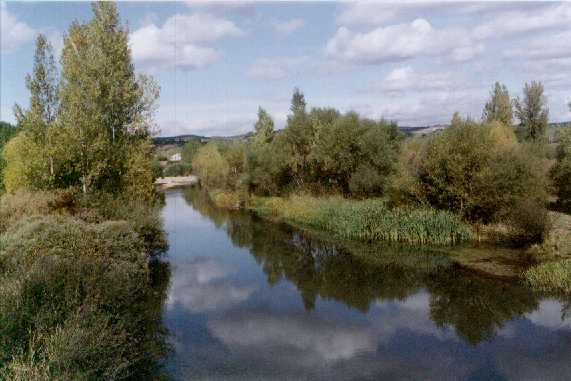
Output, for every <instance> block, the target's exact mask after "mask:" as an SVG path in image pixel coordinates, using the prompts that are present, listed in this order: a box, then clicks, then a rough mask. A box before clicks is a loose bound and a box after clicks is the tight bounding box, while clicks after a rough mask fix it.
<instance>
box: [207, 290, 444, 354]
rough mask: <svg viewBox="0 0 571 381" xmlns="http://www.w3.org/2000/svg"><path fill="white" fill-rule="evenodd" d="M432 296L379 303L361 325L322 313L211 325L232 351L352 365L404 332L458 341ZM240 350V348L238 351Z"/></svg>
mask: <svg viewBox="0 0 571 381" xmlns="http://www.w3.org/2000/svg"><path fill="white" fill-rule="evenodd" d="M428 309H429V296H428V294H427V293H425V292H422V293H418V294H415V295H414V296H412V297H410V298H408V299H407V300H406V301H404V302H402V303H377V308H376V309H375V311H374V312H372V313H371V314H370V316H369V317H368V319H367V320H362V321H361V323H360V324H358V325H357V324H355V323H350V322H345V321H332V320H330V319H327V316H326V315H324V316H320V314H319V312H317V313H314V314H311V315H307V314H300V315H297V314H296V315H293V314H290V315H269V314H267V313H265V314H255V313H246V314H239V313H238V314H232V315H231V314H227V315H226V316H225V317H223V318H221V319H219V320H214V321H211V322H210V323H209V328H210V331H211V333H212V335H213V336H216V337H218V338H219V339H220V340H221V341H222V342H224V343H225V344H226V345H228V346H230V347H234V348H233V349H236V348H235V347H248V349H247V350H249V351H252V352H253V353H260V352H263V351H265V350H266V349H267V348H277V349H283V350H284V351H286V350H290V351H291V350H292V349H293V350H295V351H297V353H298V354H299V358H296V359H295V361H296V362H298V363H300V364H301V363H303V364H306V365H312V364H314V363H319V362H320V361H337V360H349V359H351V358H352V357H353V356H356V355H360V354H364V353H367V352H368V353H373V352H375V351H376V349H377V347H378V345H379V343H381V342H388V341H390V340H391V338H392V337H393V336H394V335H396V334H397V333H399V332H400V331H402V330H407V331H409V332H414V333H415V334H418V335H429V336H432V337H434V338H435V339H439V340H447V339H452V338H454V335H453V334H452V333H451V332H449V331H446V330H442V329H439V328H438V327H436V326H435V324H434V323H433V322H432V321H431V320H430V317H429V313H428ZM236 350H238V349H236Z"/></svg>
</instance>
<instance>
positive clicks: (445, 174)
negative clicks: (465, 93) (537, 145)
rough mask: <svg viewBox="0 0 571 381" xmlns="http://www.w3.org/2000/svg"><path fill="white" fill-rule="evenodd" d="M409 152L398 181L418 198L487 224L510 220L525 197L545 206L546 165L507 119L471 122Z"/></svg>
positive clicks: (540, 209) (464, 123)
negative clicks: (481, 122)
mask: <svg viewBox="0 0 571 381" xmlns="http://www.w3.org/2000/svg"><path fill="white" fill-rule="evenodd" d="M411 149H412V150H413V151H412V152H410V150H411ZM404 152H406V155H403V157H402V160H404V162H402V163H401V164H400V169H401V170H402V173H399V175H398V177H397V181H395V182H394V185H395V186H397V187H398V186H400V187H401V188H400V191H401V192H404V193H405V194H408V195H409V196H410V198H412V199H413V200H416V201H420V202H423V203H426V204H430V205H431V206H433V207H436V208H439V209H447V210H451V211H454V212H457V213H459V214H461V215H462V216H463V217H464V218H466V219H467V220H469V221H473V222H482V223H488V222H492V221H506V220H509V219H511V218H512V217H511V216H513V215H514V214H513V213H514V212H515V211H517V210H518V208H522V205H523V204H524V202H529V203H533V204H534V205H535V206H537V209H536V210H537V211H538V212H542V211H545V201H546V198H547V189H548V187H547V177H546V171H545V167H544V165H543V163H542V161H541V160H540V159H539V158H537V157H535V156H534V155H533V154H532V152H530V151H528V145H522V144H519V143H518V142H517V139H516V137H515V134H514V132H513V130H511V129H510V128H509V127H506V126H505V125H503V123H499V122H492V123H490V124H483V125H481V124H477V123H474V122H470V121H466V122H463V123H462V124H461V125H460V126H459V127H458V128H448V129H445V130H444V131H442V132H441V133H439V134H438V135H434V136H431V137H430V138H429V139H427V140H426V141H424V142H419V141H416V142H415V143H414V145H410V146H409V147H407V148H406V149H405V150H404ZM397 195H398V192H397ZM398 196H400V195H398ZM528 209H530V210H531V208H528ZM538 217H541V216H540V215H539V214H538ZM537 220H538V222H545V220H543V221H540V219H539V218H538V219H537Z"/></svg>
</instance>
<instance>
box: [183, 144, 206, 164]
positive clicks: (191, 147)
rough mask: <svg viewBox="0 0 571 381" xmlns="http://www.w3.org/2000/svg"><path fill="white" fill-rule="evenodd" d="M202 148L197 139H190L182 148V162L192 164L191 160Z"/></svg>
mask: <svg viewBox="0 0 571 381" xmlns="http://www.w3.org/2000/svg"><path fill="white" fill-rule="evenodd" d="M200 147H202V144H201V143H200V140H199V139H192V140H191V141H189V142H187V143H186V144H185V145H184V147H182V152H181V156H182V161H184V162H185V163H192V159H194V156H195V155H196V154H197V152H198V150H199V149H200Z"/></svg>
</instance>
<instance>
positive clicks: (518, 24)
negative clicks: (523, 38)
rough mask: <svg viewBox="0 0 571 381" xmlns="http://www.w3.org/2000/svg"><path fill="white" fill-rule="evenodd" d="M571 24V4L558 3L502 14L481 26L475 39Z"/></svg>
mask: <svg viewBox="0 0 571 381" xmlns="http://www.w3.org/2000/svg"><path fill="white" fill-rule="evenodd" d="M569 23H571V3H568V2H567V3H557V4H554V5H551V6H549V7H545V8H543V9H539V10H537V9H534V8H532V9H528V10H525V11H521V10H520V11H510V12H503V13H500V14H499V15H498V16H496V17H495V18H493V19H492V20H491V21H489V22H487V23H484V24H481V25H479V26H478V27H477V28H476V29H475V30H474V33H473V35H474V37H475V38H479V39H486V38H497V37H502V36H506V35H511V34H516V33H526V32H531V31H538V30H544V29H548V28H554V27H561V26H566V25H569Z"/></svg>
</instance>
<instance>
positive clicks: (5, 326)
mask: <svg viewBox="0 0 571 381" xmlns="http://www.w3.org/2000/svg"><path fill="white" fill-rule="evenodd" d="M84 197H87V196H84ZM110 200H113V199H108V200H107V201H104V200H103V199H98V201H99V202H100V204H99V205H97V207H95V205H96V204H97V203H96V202H94V201H95V200H90V203H91V207H89V208H88V207H87V205H88V203H87V200H84V199H75V198H74V197H73V195H72V194H71V193H65V192H61V193H57V194H56V193H47V192H44V193H29V192H27V193H26V192H24V193H22V192H20V193H17V194H14V195H7V196H5V197H3V198H2V200H1V201H0V214H2V221H3V222H7V223H5V224H4V225H3V229H2V231H1V232H2V233H1V235H0V379H6V380H8V379H9V380H26V379H46V380H47V379H81V380H99V379H124V378H127V379H147V378H149V379H152V378H154V377H155V376H157V375H158V374H157V373H155V372H156V371H158V369H159V368H160V365H159V360H160V358H162V356H164V355H165V354H166V350H167V346H166V342H165V340H164V337H165V336H164V334H165V331H164V328H163V327H162V326H161V323H160V314H161V308H162V307H161V303H162V302H161V299H162V298H163V297H164V293H165V292H166V287H167V284H168V274H164V275H167V277H165V276H164V275H163V280H162V281H161V282H159V283H156V282H154V281H153V279H156V276H157V270H159V271H163V270H161V269H160V268H155V267H152V266H149V263H148V256H149V254H150V252H151V250H150V247H151V246H152V245H154V244H155V243H153V242H152V241H151V240H149V238H150V237H149V236H147V235H145V234H141V233H139V232H138V231H137V224H142V225H145V224H147V223H148V222H144V221H142V220H141V219H140V216H142V215H148V214H153V215H154V220H155V222H154V223H155V224H156V223H157V222H158V225H157V226H158V228H159V229H160V220H159V217H158V214H157V211H156V209H152V208H151V209H148V208H145V205H143V204H141V205H138V206H135V205H134V204H129V205H127V203H125V202H119V203H118V204H113V203H112V202H108V201H110ZM103 204H105V207H103ZM105 213H113V214H115V216H117V217H121V218H120V219H121V220H119V219H118V220H113V221H111V220H109V219H108V218H106V217H108V216H109V214H108V215H107V216H104V214H105ZM135 215H137V217H136V219H137V222H135V221H134V217H135ZM95 216H97V218H93V217H95ZM88 217H89V218H92V219H93V221H89V222H88V221H87V219H89V218H88ZM99 218H100V220H99V221H96V219H99ZM163 272H164V271H163ZM70 348H72V349H73V350H70ZM153 374H155V376H153Z"/></svg>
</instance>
